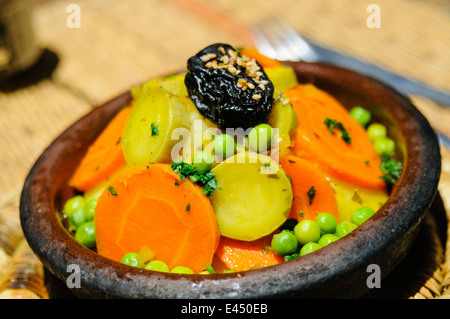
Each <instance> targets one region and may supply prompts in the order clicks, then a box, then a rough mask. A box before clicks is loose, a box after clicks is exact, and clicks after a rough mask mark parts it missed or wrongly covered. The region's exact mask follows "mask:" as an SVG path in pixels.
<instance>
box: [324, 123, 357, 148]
mask: <svg viewBox="0 0 450 319" xmlns="http://www.w3.org/2000/svg"><path fill="white" fill-rule="evenodd" d="M323 123H324V124H325V125H326V126H327V128H328V131H330V133H331V134H333V135H334V134H336V132H335V131H334V129H335V128H337V129H339V130H340V131H341V138H342V139H343V140H344V142H345V143H347V144H350V143H351V142H352V139H351V138H350V135H349V134H348V132H347V130H346V129H345V128H344V125H342V123H341V122H338V121H336V120H333V119H330V118H328V117H327V118H326V119H325V121H324V122H323Z"/></svg>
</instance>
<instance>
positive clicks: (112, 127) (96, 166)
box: [69, 106, 132, 191]
mask: <svg viewBox="0 0 450 319" xmlns="http://www.w3.org/2000/svg"><path fill="white" fill-rule="evenodd" d="M131 109H132V106H128V107H126V108H124V109H122V110H121V111H120V112H119V113H117V115H116V116H115V117H114V118H113V119H112V120H111V122H109V124H108V125H107V126H106V128H105V129H104V130H103V131H102V133H101V134H100V135H99V136H98V137H97V138H96V139H95V141H94V143H93V144H92V145H91V146H90V147H89V148H88V150H87V152H86V155H85V156H84V157H83V159H82V160H81V163H80V165H79V166H78V167H77V169H76V171H75V173H74V174H73V175H72V178H71V179H70V181H69V185H70V186H72V187H74V188H76V189H78V190H80V191H87V190H89V189H91V188H93V187H94V186H96V185H98V184H99V183H101V182H102V181H104V180H106V179H107V178H108V177H109V176H110V175H111V174H113V173H114V172H116V171H117V170H118V169H119V168H120V167H122V166H124V165H125V164H126V163H125V158H124V156H123V150H122V143H121V141H120V139H121V137H122V134H123V131H124V128H125V124H126V122H127V119H128V116H129V114H130V112H131Z"/></svg>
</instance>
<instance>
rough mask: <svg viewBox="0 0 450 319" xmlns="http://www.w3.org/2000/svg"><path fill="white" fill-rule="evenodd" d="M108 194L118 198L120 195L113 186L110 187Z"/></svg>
mask: <svg viewBox="0 0 450 319" xmlns="http://www.w3.org/2000/svg"><path fill="white" fill-rule="evenodd" d="M108 192H110V193H111V195H113V196H117V195H118V194H117V192H116V190H115V189H114V187H112V186H108Z"/></svg>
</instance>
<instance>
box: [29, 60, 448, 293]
mask: <svg viewBox="0 0 450 319" xmlns="http://www.w3.org/2000/svg"><path fill="white" fill-rule="evenodd" d="M291 65H292V66H293V67H294V68H295V70H296V72H297V75H298V78H299V81H300V82H311V83H314V84H315V85H316V86H318V87H320V88H322V89H324V90H326V91H328V92H329V93H331V94H332V95H333V96H334V97H336V98H337V99H338V100H340V101H341V102H342V103H343V104H344V105H345V106H347V107H352V106H355V105H361V106H364V107H366V108H368V109H369V110H370V111H371V112H372V114H373V116H374V117H375V120H376V121H379V122H382V123H383V124H385V125H386V126H387V127H388V134H389V135H390V136H391V137H393V138H394V139H395V140H396V142H397V150H396V152H397V155H398V159H399V160H401V161H402V162H403V167H404V169H403V174H402V176H401V179H400V180H399V181H398V184H397V185H396V186H395V187H394V188H393V189H392V193H391V196H390V197H389V199H388V201H387V202H386V203H385V204H384V205H383V206H382V207H381V209H380V210H379V211H378V212H377V213H376V214H375V215H374V216H373V217H372V218H371V219H369V220H368V221H367V222H366V223H364V224H363V225H362V226H360V227H359V228H357V229H356V230H355V231H354V232H353V233H351V234H350V235H348V236H346V237H344V238H342V239H341V240H339V241H337V242H335V243H333V244H331V245H329V246H327V247H324V248H322V249H320V250H318V251H316V252H314V253H311V254H309V255H306V256H304V257H301V258H297V259H294V260H292V261H289V262H286V263H283V264H280V265H277V266H271V267H266V268H262V269H257V270H251V271H247V272H241V273H232V274H215V275H206V276H205V275H178V274H167V273H158V272H152V271H147V270H142V269H138V268H133V267H130V266H126V265H123V264H120V263H118V262H115V261H112V260H109V259H107V258H104V257H102V256H100V255H98V254H97V253H95V252H94V251H91V250H89V249H87V248H85V247H83V246H81V245H80V244H78V243H77V242H76V241H75V240H73V239H72V237H71V236H70V235H69V233H68V232H67V231H66V229H65V228H64V227H63V226H62V223H61V221H60V219H59V218H58V215H57V211H58V210H60V209H61V207H62V204H63V203H64V202H65V201H66V200H67V199H68V198H69V197H71V196H72V195H73V194H74V191H73V190H72V189H71V188H69V187H68V186H67V181H68V180H69V177H70V176H71V174H72V173H73V172H74V170H75V168H76V166H77V165H78V163H79V162H80V159H81V157H82V156H83V153H84V152H85V151H86V149H87V146H88V145H89V144H90V143H91V142H92V141H93V140H94V139H95V137H96V136H97V135H98V134H99V133H100V132H101V130H102V129H103V128H104V127H105V126H106V124H107V123H108V121H109V120H110V119H111V118H112V117H113V115H114V114H115V113H116V112H117V111H118V110H119V109H120V108H121V107H122V106H124V105H125V104H126V103H127V102H129V101H130V98H131V96H130V93H125V94H123V95H121V96H119V97H117V98H115V99H113V100H112V101H110V102H108V103H106V104H104V105H102V106H100V107H98V108H96V109H95V110H94V111H92V112H91V113H89V114H87V115H86V116H85V117H83V118H82V119H81V120H79V121H78V122H76V123H75V124H74V125H72V126H71V127H70V128H69V129H67V130H66V131H65V132H64V133H62V135H61V136H59V137H58V138H57V139H56V140H55V141H54V142H53V143H52V144H51V145H50V147H48V148H47V149H46V150H45V152H44V153H43V154H42V156H41V157H40V158H39V160H38V161H37V162H36V164H35V165H34V166H33V168H32V170H31V172H30V173H29V175H28V177H27V179H26V182H25V185H24V188H23V192H22V197H21V202H20V217H21V223H22V227H23V231H24V233H25V236H26V239H27V240H28V243H29V245H30V247H31V248H32V249H33V251H34V252H35V253H36V255H37V256H38V257H39V258H40V259H41V260H42V262H43V264H44V266H45V267H46V268H47V269H48V270H50V271H51V272H52V273H53V274H54V275H56V276H57V277H58V278H60V279H61V280H62V281H64V282H66V280H67V278H68V276H70V275H72V274H73V269H71V268H68V267H69V265H77V266H78V267H79V269H80V271H81V272H80V274H81V282H80V288H73V289H72V291H73V293H74V294H75V295H77V296H79V297H96V298H264V297H270V298H276V297H302V298H356V297H360V296H361V295H363V294H364V293H365V292H367V291H368V290H369V287H368V285H367V280H368V277H369V275H371V274H372V272H373V269H372V268H370V267H369V265H377V266H379V267H380V268H379V269H380V271H381V272H380V274H381V277H385V276H386V275H387V274H388V273H389V272H390V271H391V270H392V269H393V268H394V267H395V266H396V265H397V264H398V263H399V262H400V261H401V260H402V259H403V258H404V257H405V255H406V254H407V252H408V249H409V248H410V246H411V245H412V243H413V241H414V239H415V237H416V234H417V233H418V230H419V226H420V224H421V221H422V219H423V217H424V215H425V214H426V212H427V210H428V208H429V206H430V205H431V203H432V201H433V199H434V197H435V195H436V193H437V185H438V181H439V175H440V168H441V167H440V166H441V163H440V153H439V145H438V141H437V137H436V135H435V133H434V132H433V130H432V129H431V127H430V125H429V124H428V122H427V120H426V119H425V118H424V117H423V116H422V114H420V113H419V112H418V110H417V109H416V108H415V107H414V106H413V105H412V104H411V103H410V101H409V100H408V99H406V98H405V97H403V96H402V95H400V94H398V93H397V92H395V91H393V90H392V89H390V88H388V87H386V86H385V85H383V84H381V83H379V82H377V81H374V80H372V79H370V78H367V77H365V76H362V75H359V74H356V73H354V72H351V71H348V70H344V69H340V68H336V67H332V66H328V65H321V64H309V63H303V62H298V63H293V64H291ZM368 267H369V268H368ZM71 278H73V276H72V277H71Z"/></svg>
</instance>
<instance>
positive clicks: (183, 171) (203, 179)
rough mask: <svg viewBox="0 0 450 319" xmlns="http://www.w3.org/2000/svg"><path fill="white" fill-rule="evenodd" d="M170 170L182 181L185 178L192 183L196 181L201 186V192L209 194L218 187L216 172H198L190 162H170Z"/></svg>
mask: <svg viewBox="0 0 450 319" xmlns="http://www.w3.org/2000/svg"><path fill="white" fill-rule="evenodd" d="M170 165H171V167H172V170H173V171H174V172H175V173H178V174H179V175H180V178H181V179H182V180H183V181H186V180H187V178H188V177H189V179H190V180H191V182H192V183H196V184H198V185H200V186H202V187H203V190H202V193H203V194H205V195H207V196H208V197H209V196H211V194H212V192H213V191H215V190H216V189H220V187H219V186H217V181H216V174H214V173H211V172H199V171H197V170H196V169H195V167H194V166H192V165H191V164H188V163H185V162H183V161H181V162H177V163H172V164H170Z"/></svg>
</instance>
